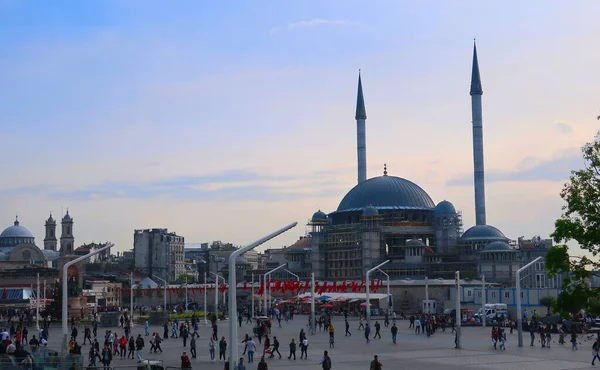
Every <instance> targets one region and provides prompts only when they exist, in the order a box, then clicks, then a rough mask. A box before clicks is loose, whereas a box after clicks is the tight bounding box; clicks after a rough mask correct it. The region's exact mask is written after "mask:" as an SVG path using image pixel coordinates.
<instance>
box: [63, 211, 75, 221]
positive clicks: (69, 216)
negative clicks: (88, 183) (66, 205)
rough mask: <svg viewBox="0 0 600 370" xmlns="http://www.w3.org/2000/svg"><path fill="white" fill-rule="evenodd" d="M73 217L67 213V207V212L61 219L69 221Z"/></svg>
mask: <svg viewBox="0 0 600 370" xmlns="http://www.w3.org/2000/svg"><path fill="white" fill-rule="evenodd" d="M72 219H73V217H71V215H70V214H69V210H68V209H67V214H65V216H64V217H63V221H71V220H72Z"/></svg>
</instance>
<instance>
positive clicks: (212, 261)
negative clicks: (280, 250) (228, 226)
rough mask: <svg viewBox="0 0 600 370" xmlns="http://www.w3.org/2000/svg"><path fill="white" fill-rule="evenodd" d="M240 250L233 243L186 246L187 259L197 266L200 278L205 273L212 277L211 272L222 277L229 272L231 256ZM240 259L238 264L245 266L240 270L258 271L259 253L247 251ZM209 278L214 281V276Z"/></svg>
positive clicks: (240, 267) (216, 242)
mask: <svg viewBox="0 0 600 370" xmlns="http://www.w3.org/2000/svg"><path fill="white" fill-rule="evenodd" d="M238 248H239V247H238V246H236V245H234V244H232V243H223V242H221V241H214V242H212V243H211V244H210V245H209V243H201V244H200V246H198V244H197V243H192V244H187V245H186V248H185V258H186V259H189V260H190V262H191V263H194V264H195V265H196V266H197V269H198V274H199V277H201V276H203V275H204V273H205V272H206V273H207V274H208V275H211V274H210V273H211V272H212V273H219V274H221V275H222V274H223V273H224V272H225V271H226V270H227V263H228V261H229V256H231V254H232V253H233V252H234V251H236V250H237V249H238ZM240 257H241V258H238V262H239V263H240V264H243V265H244V266H243V268H242V266H238V268H239V269H241V270H243V271H250V270H256V269H258V263H259V254H258V252H257V251H255V250H250V251H247V252H246V253H244V254H243V255H242V256H240ZM207 278H208V280H211V281H212V280H213V277H212V276H207Z"/></svg>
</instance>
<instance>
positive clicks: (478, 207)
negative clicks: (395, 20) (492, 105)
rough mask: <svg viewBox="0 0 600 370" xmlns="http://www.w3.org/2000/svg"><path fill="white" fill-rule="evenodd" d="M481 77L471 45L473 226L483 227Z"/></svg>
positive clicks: (483, 186)
mask: <svg viewBox="0 0 600 370" xmlns="http://www.w3.org/2000/svg"><path fill="white" fill-rule="evenodd" d="M482 95H483V90H482V89H481V77H480V75H479V63H478V62H477V45H475V43H473V71H472V73H471V115H472V118H473V121H472V122H473V167H474V185H475V224H476V225H485V174H484V169H483V167H484V166H483V121H482V118H481V96H482Z"/></svg>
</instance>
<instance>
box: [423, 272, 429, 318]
mask: <svg viewBox="0 0 600 370" xmlns="http://www.w3.org/2000/svg"><path fill="white" fill-rule="evenodd" d="M423 311H427V313H429V279H428V278H427V276H425V307H423Z"/></svg>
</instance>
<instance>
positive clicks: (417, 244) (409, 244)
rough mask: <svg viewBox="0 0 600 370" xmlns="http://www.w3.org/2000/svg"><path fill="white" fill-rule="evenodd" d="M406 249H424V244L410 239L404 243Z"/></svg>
mask: <svg viewBox="0 0 600 370" xmlns="http://www.w3.org/2000/svg"><path fill="white" fill-rule="evenodd" d="M406 246H407V247H425V243H423V242H422V241H420V240H419V239H411V240H409V241H407V242H406Z"/></svg>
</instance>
